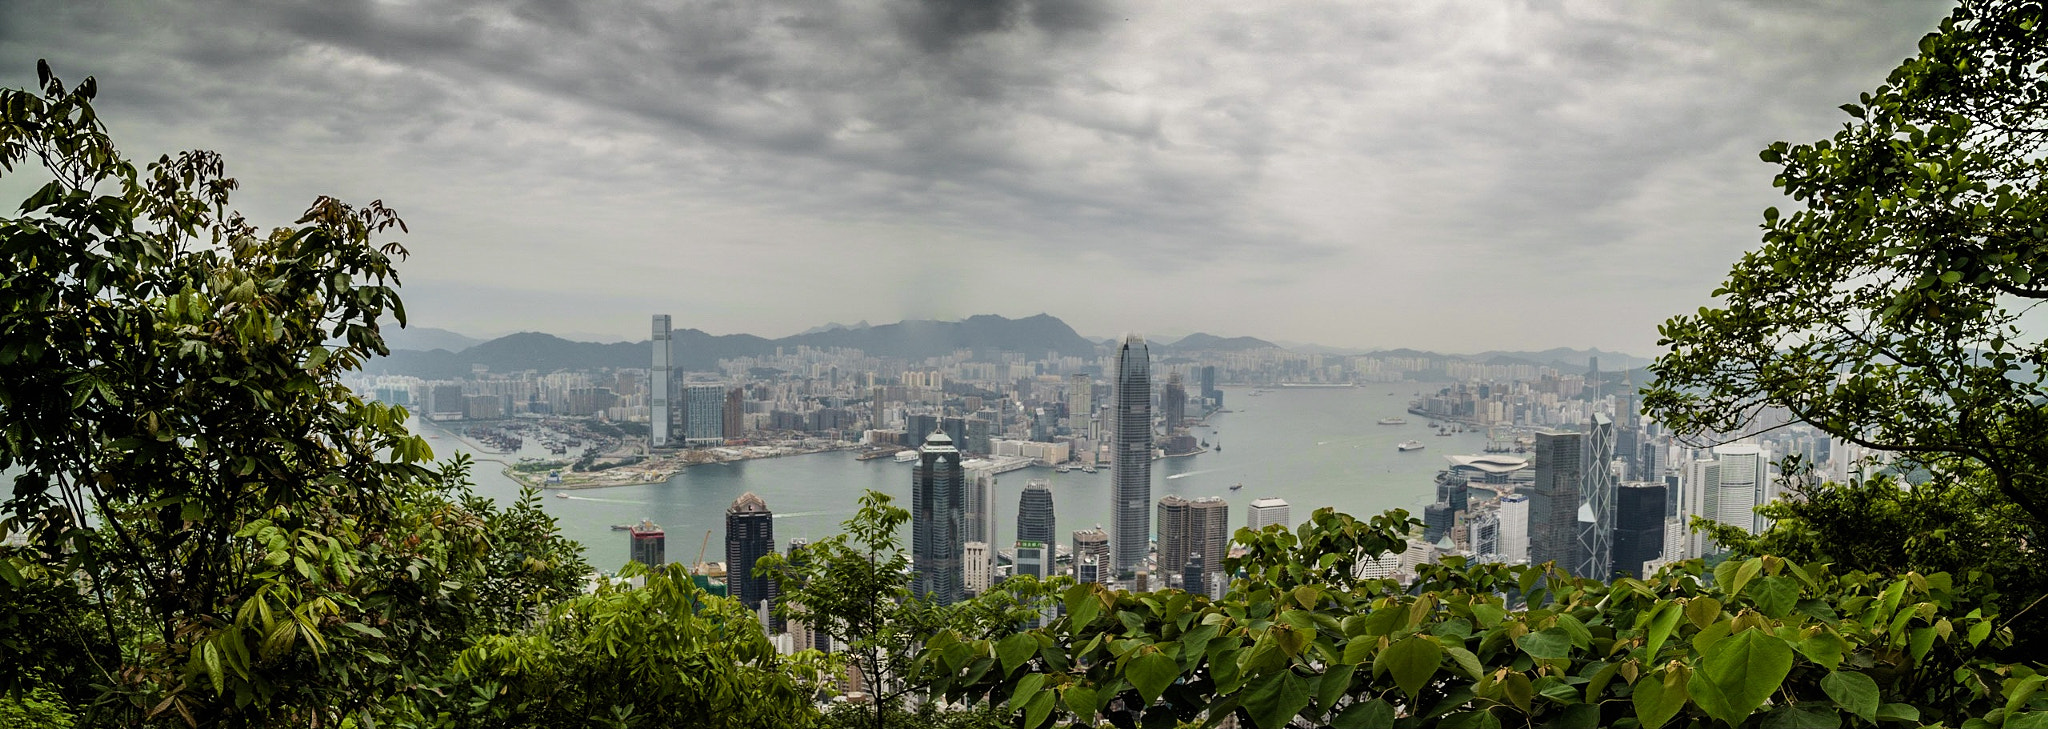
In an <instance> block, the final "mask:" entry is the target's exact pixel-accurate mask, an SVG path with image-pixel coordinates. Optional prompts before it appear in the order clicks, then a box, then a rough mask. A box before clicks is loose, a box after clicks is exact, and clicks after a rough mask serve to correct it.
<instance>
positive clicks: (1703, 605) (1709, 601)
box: [1685, 563, 1725, 630]
mask: <svg viewBox="0 0 2048 729" xmlns="http://www.w3.org/2000/svg"><path fill="white" fill-rule="evenodd" d="M1724 565H1725V563H1724ZM1685 619H1686V620H1689V621H1692V626H1693V627H1695V628H1699V629H1701V630H1706V629H1707V626H1709V625H1713V624H1714V621H1716V620H1720V619H1721V601H1720V600H1716V599H1714V598H1711V597H1695V598H1693V599H1691V600H1688V601H1686V603H1685Z"/></svg>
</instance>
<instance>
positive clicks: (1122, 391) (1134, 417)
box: [1109, 334, 1152, 576]
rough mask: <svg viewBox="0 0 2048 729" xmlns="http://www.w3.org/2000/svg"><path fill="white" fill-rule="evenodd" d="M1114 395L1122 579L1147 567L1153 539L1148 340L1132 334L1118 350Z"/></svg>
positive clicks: (1116, 527)
mask: <svg viewBox="0 0 2048 729" xmlns="http://www.w3.org/2000/svg"><path fill="white" fill-rule="evenodd" d="M1111 397H1112V398H1113V399H1114V400H1115V404H1114V406H1113V407H1112V409H1111V417H1112V418H1113V423H1114V424H1113V425H1112V426H1111V427H1113V428H1114V429H1115V439H1114V440H1113V441H1111V447H1110V453H1109V475H1110V486H1109V493H1110V499H1111V501H1110V505H1109V507H1110V508H1109V511H1110V528H1111V529H1112V530H1113V531H1111V532H1110V535H1109V536H1110V540H1111V543H1112V544H1111V546H1112V550H1113V551H1114V552H1115V555H1114V559H1115V569H1116V572H1117V574H1118V575H1119V576H1121V575H1124V574H1128V573H1130V572H1132V571H1134V570H1136V569H1138V567H1139V566H1140V565H1142V564H1144V563H1145V552H1146V547H1148V546H1150V544H1151V541H1152V518H1151V517H1152V511H1151V508H1152V358H1151V356H1150V354H1149V353H1148V352H1147V350H1146V348H1145V338H1144V337H1140V336H1138V335H1136V334H1131V335H1127V336H1125V337H1124V342H1123V345H1122V346H1120V347H1118V348H1117V351H1116V388H1115V393H1114V394H1113V395H1112V396H1111Z"/></svg>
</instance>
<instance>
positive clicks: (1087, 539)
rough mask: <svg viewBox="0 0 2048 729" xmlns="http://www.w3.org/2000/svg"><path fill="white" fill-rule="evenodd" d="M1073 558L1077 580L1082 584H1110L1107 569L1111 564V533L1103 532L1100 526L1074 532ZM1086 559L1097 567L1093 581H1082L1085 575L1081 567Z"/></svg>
mask: <svg viewBox="0 0 2048 729" xmlns="http://www.w3.org/2000/svg"><path fill="white" fill-rule="evenodd" d="M1073 558H1074V565H1075V570H1074V579H1075V580H1077V581H1080V582H1105V583H1106V582H1108V581H1109V577H1110V575H1109V574H1108V571H1109V570H1108V567H1107V565H1108V564H1109V532H1105V531H1103V530H1102V527H1099V526H1098V527H1095V528H1093V529H1082V530H1080V531H1077V532H1074V554H1073ZM1084 558H1086V559H1088V560H1089V562H1090V564H1093V565H1094V566H1095V567H1096V570H1095V572H1094V575H1093V576H1092V578H1091V579H1081V578H1082V576H1083V575H1082V573H1081V571H1080V565H1081V564H1082V560H1083V559H1084Z"/></svg>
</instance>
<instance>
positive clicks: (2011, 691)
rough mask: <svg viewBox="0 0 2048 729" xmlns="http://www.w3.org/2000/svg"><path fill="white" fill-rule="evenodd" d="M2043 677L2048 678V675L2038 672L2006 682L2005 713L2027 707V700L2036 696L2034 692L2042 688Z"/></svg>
mask: <svg viewBox="0 0 2048 729" xmlns="http://www.w3.org/2000/svg"><path fill="white" fill-rule="evenodd" d="M2043 679H2048V676H2043V675H2042V674H2038V673H2037V674H2034V675H2032V676H2028V677H2026V678H2022V679H2020V680H2018V681H2011V682H2008V683H2006V685H2005V688H2004V693H2005V713H2007V714H2011V713H2013V712H2016V711H2019V710H2020V709H2024V708H2026V706H2027V700H2028V699H2032V698H2034V694H2035V693H2038V692H2039V691H2040V690H2041V681H2042V680H2043Z"/></svg>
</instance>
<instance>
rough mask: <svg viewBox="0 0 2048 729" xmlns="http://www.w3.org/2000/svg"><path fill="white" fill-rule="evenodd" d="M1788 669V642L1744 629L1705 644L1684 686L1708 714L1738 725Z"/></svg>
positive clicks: (1765, 697) (1790, 653) (1761, 701)
mask: <svg viewBox="0 0 2048 729" xmlns="http://www.w3.org/2000/svg"><path fill="white" fill-rule="evenodd" d="M1791 672H1792V646H1790V645H1787V644H1786V643H1785V641H1784V639H1782V638H1779V637H1777V636H1775V635H1771V634H1770V633H1766V632H1764V631H1761V630H1745V631H1742V632H1740V633H1736V634H1735V635H1732V636H1729V637H1727V638H1723V639H1721V640H1717V641H1714V643H1713V644H1712V645H1710V646H1708V647H1707V649H1706V653H1705V654H1704V655H1702V656H1700V660H1699V664H1698V669H1697V670H1695V671H1694V672H1693V674H1692V680H1691V681H1689V682H1687V684H1686V688H1687V689H1688V690H1689V691H1690V692H1691V693H1692V700H1693V703H1696V704H1699V707H1700V708H1701V709H1703V710H1705V711H1706V712H1707V714H1708V715H1710V716H1713V717H1714V718H1716V719H1720V720H1722V721H1725V722H1728V724H1729V725H1730V726H1741V725H1742V720H1743V719H1744V718H1746V717H1748V716H1749V715H1750V714H1751V713H1753V712H1755V711H1756V708H1757V707H1758V706H1762V705H1763V703H1764V699H1767V698H1770V696H1771V693H1772V692H1775V691H1777V690H1778V686H1779V684H1782V683H1784V681H1785V675H1786V674H1788V673H1791Z"/></svg>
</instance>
